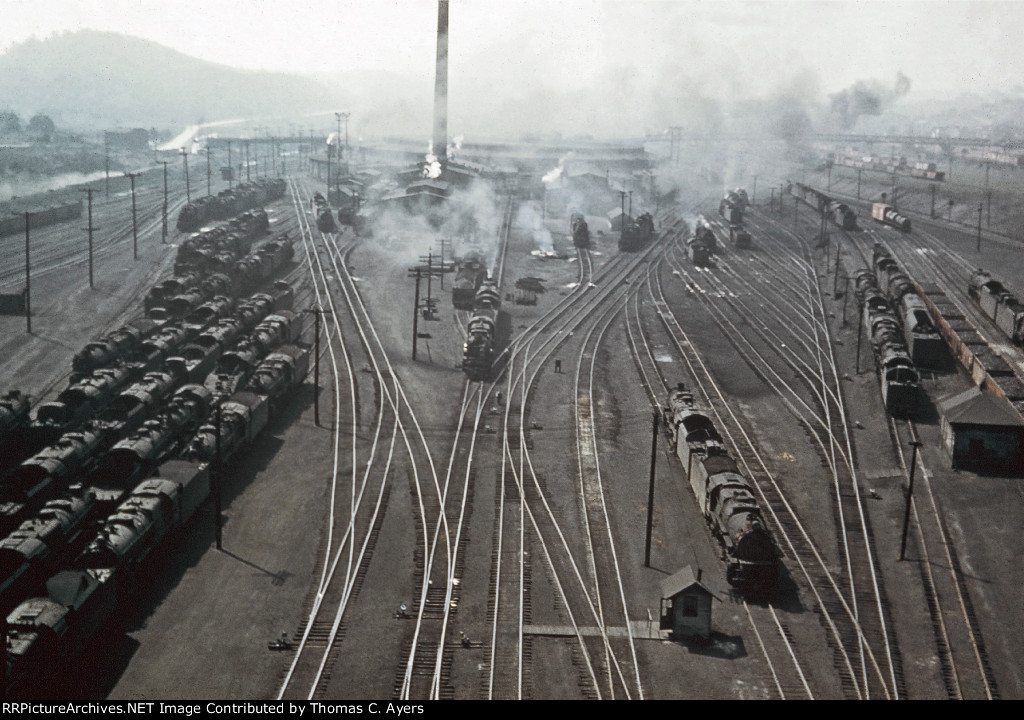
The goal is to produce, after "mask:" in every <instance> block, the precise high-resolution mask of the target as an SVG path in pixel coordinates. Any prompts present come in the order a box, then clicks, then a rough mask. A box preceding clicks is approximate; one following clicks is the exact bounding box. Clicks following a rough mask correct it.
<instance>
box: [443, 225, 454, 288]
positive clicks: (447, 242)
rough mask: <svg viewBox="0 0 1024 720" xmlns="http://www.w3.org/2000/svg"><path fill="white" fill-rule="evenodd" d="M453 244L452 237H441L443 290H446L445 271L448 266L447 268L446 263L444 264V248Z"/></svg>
mask: <svg viewBox="0 0 1024 720" xmlns="http://www.w3.org/2000/svg"><path fill="white" fill-rule="evenodd" d="M451 244H452V241H451V239H450V238H446V237H443V238H441V289H442V290H444V274H445V271H446V268H445V265H444V250H445V248H446V247H447V246H449V245H451Z"/></svg>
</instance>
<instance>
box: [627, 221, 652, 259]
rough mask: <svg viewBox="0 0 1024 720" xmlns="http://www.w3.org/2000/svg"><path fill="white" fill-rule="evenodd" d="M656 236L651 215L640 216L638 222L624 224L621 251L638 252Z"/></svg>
mask: <svg viewBox="0 0 1024 720" xmlns="http://www.w3.org/2000/svg"><path fill="white" fill-rule="evenodd" d="M653 234H654V218H653V217H652V216H651V214H650V213H644V214H643V215H640V216H639V217H638V218H637V219H636V220H629V221H627V222H625V223H623V226H622V234H621V235H620V236H619V250H621V251H623V252H636V251H637V250H640V249H641V248H643V247H644V245H646V244H647V241H648V240H650V239H651V236H652V235H653Z"/></svg>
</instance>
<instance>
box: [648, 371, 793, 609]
mask: <svg viewBox="0 0 1024 720" xmlns="http://www.w3.org/2000/svg"><path fill="white" fill-rule="evenodd" d="M662 419H663V421H664V424H665V427H666V429H667V430H668V434H669V437H670V438H671V443H672V451H673V453H674V454H675V455H676V457H678V458H679V461H680V463H682V466H683V472H684V474H685V477H686V479H687V480H688V481H689V483H690V489H691V490H692V491H693V494H694V497H695V498H696V499H697V505H698V506H699V507H700V511H701V514H702V515H703V516H704V519H705V521H707V523H708V526H709V527H710V528H711V532H712V533H713V534H714V536H715V538H717V540H718V542H719V543H721V545H722V550H723V554H724V559H725V561H726V580H728V582H729V584H730V585H732V586H733V587H735V588H736V589H737V590H738V591H739V592H741V593H743V594H744V595H747V596H748V597H751V598H763V597H767V596H770V595H771V593H772V592H773V591H774V589H775V585H776V582H777V580H778V574H779V568H778V565H779V561H778V551H777V550H776V547H775V543H774V541H773V540H772V536H771V533H770V532H769V530H768V527H767V525H766V524H765V521H764V518H763V517H762V516H761V510H760V508H759V507H758V504H757V499H756V497H755V496H754V488H753V485H752V484H751V482H750V480H748V479H747V478H745V477H744V476H743V475H742V474H741V473H740V471H739V468H738V467H737V466H736V461H735V460H733V459H732V458H731V457H730V456H729V453H728V452H727V451H726V449H725V445H724V444H723V442H722V438H721V436H720V435H719V434H718V430H717V429H716V428H715V425H714V422H712V420H711V418H709V417H708V415H707V414H706V413H705V412H704V411H703V410H702V409H701V408H700V407H699V406H698V405H697V403H696V401H695V400H694V397H693V393H691V392H689V391H688V390H687V389H686V387H685V385H684V384H683V383H679V384H678V385H677V387H676V389H675V390H674V391H672V392H671V393H670V394H669V397H668V403H667V404H666V406H665V407H664V408H663V409H662Z"/></svg>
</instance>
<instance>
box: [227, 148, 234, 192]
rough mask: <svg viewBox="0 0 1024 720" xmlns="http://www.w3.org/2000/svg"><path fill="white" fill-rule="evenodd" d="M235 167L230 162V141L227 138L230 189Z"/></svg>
mask: <svg viewBox="0 0 1024 720" xmlns="http://www.w3.org/2000/svg"><path fill="white" fill-rule="evenodd" d="M234 175H235V168H234V166H232V164H231V141H230V140H228V190H230V189H231V184H232V182H231V181H232V180H233V179H234Z"/></svg>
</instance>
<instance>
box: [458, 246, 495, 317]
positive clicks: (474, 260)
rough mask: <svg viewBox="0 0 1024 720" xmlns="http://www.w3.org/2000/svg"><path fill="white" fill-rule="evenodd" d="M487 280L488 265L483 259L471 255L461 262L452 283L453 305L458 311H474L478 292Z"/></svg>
mask: <svg viewBox="0 0 1024 720" xmlns="http://www.w3.org/2000/svg"><path fill="white" fill-rule="evenodd" d="M486 279H487V265H486V264H485V263H484V260H483V258H482V257H480V256H479V255H477V254H469V255H467V256H466V257H464V258H462V260H460V261H459V266H458V270H457V271H456V272H455V280H454V282H453V283H452V305H453V306H454V307H455V309H456V310H472V309H473V304H474V302H475V301H476V294H477V291H478V290H479V289H480V286H481V285H482V284H483V282H484V281H485V280H486Z"/></svg>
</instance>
